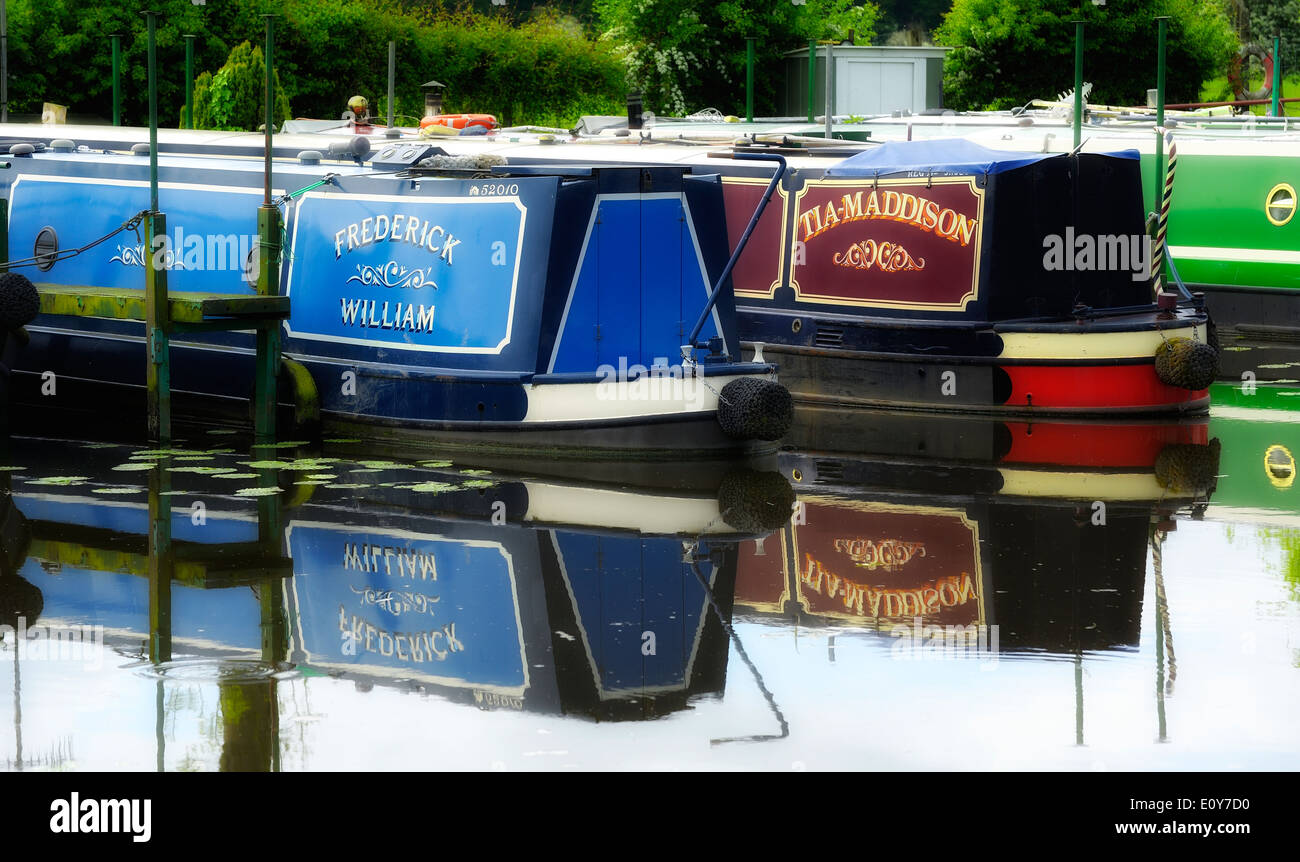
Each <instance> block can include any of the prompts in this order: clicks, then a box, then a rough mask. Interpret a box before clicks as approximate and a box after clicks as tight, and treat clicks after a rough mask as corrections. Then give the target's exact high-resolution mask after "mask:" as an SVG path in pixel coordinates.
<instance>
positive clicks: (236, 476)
mask: <svg viewBox="0 0 1300 862" xmlns="http://www.w3.org/2000/svg"><path fill="white" fill-rule="evenodd" d="M212 477H213V478H214V479H256V478H257V474H256V473H213V474H212Z"/></svg>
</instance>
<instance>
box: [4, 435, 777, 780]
mask: <svg viewBox="0 0 1300 862" xmlns="http://www.w3.org/2000/svg"><path fill="white" fill-rule="evenodd" d="M69 445H71V446H77V445H78V444H65V446H64V448H65V449H66V447H67V446H69ZM49 448H50V444H48V443H45V442H44V441H39V442H36V441H28V442H27V444H26V445H24V444H23V443H22V441H17V442H16V444H15V450H14V451H11V452H9V453H8V456H7V457H8V458H9V459H11V460H10V461H9V463H13V464H22V465H25V466H24V469H23V471H22V472H17V473H14V474H13V475H14V479H13V485H14V490H13V492H12V494H6V495H5V496H4V506H5V518H4V522H3V523H4V526H5V531H4V537H5V543H4V562H5V568H4V575H5V576H4V585H3V589H4V605H3V607H4V610H5V620H4V621H5V622H11V623H16V617H18V616H23V617H24V618H25V623H26V625H27V626H28V627H29V628H31V627H34V626H36V625H46V626H49V627H50V628H51V629H55V628H57V629H60V630H66V629H70V628H73V627H80V626H102V627H103V637H104V643H105V644H106V645H107V646H108V647H111V648H112V649H115V650H116V651H117V652H118V653H119V654H121V655H122V656H124V657H126V658H127V660H128V662H131V660H134V661H133V662H132V663H131V666H132V667H133V668H134V670H135V672H136V673H137V674H144V675H147V676H148V677H150V678H153V679H155V680H156V685H157V722H158V732H157V741H156V747H157V766H158V768H159V769H163V768H164V767H166V768H175V757H173V758H171V759H168V757H167V755H166V746H167V738H168V732H167V731H166V730H165V727H167V726H168V725H169V721H168V719H167V718H166V714H167V713H168V710H169V708H170V707H169V706H168V704H171V703H173V702H174V701H176V700H177V693H178V691H180V689H182V688H184V687H185V686H187V685H191V686H192V685H193V684H195V683H205V684H206V683H216V685H217V686H218V689H219V691H220V715H221V719H220V723H221V731H220V738H221V741H220V744H219V747H220V752H221V753H220V759H219V765H220V768H221V769H230V770H266V769H278V768H279V766H280V756H281V752H280V740H281V729H280V726H279V709H280V701H279V698H280V694H279V693H278V692H277V687H278V686H279V685H280V683H281V682H282V681H283V680H284V679H286V678H300V677H303V676H307V677H310V676H318V675H323V674H327V675H329V676H332V677H335V678H340V677H341V678H345V679H350V680H352V681H353V682H354V683H355V686H356V688H357V690H359V691H363V692H364V691H368V690H370V689H372V688H374V687H379V686H382V687H389V688H396V689H400V690H402V691H407V692H419V693H423V694H429V695H434V696H437V697H439V698H443V699H446V700H451V701H456V702H461V703H465V704H472V705H474V706H477V707H479V708H481V709H486V710H528V711H536V712H545V713H553V714H555V713H560V714H570V715H578V716H584V717H587V718H593V719H596V720H621V719H645V718H653V717H656V716H659V715H663V714H666V713H669V712H672V711H674V710H680V709H683V708H685V707H687V705H688V703H689V702H690V701H691V699H693V698H695V697H697V696H699V695H706V694H710V693H714V694H719V695H720V694H721V692H722V689H723V685H724V682H725V679H726V670H727V659H728V652H729V646H728V638H729V634H730V628H729V625H728V621H729V619H730V614H731V602H732V594H733V589H734V583H735V571H736V554H737V546H738V543H739V542H740V541H742V540H745V539H749V538H756V537H759V536H761V535H763V534H764V533H766V532H769V531H771V530H772V529H774V528H779V526H780V525H781V524H782V523H783V522H784V521H785V520H787V519H788V518H789V513H790V511H791V506H792V503H793V494H792V492H791V489H790V486H789V484H788V482H786V480H784V479H783V478H781V477H780V475H779V474H778V473H776V472H773V471H767V472H764V471H762V470H756V469H753V468H752V467H737V466H735V465H734V464H733V465H732V466H731V467H730V468H728V471H726V472H718V473H712V474H711V473H709V472H707V471H701V470H696V472H695V473H694V476H695V482H696V484H695V486H694V487H680V483H678V482H677V481H676V478H674V480H673V483H672V484H673V485H674V486H672V487H653V486H651V485H650V484H649V483H650V482H651V481H653V480H656V479H658V478H660V474H659V473H658V472H656V474H655V475H653V476H645V477H641V478H644V479H645V480H646V485H645V486H641V487H637V486H629V485H626V484H624V485H622V486H616V485H598V484H593V483H591V482H586V483H581V482H572V481H564V480H561V479H558V478H547V479H539V478H521V477H513V478H504V477H502V476H500V475H497V474H489V473H488V471H485V470H473V469H468V470H467V469H462V468H461V467H460V466H459V465H452V464H451V463H450V462H447V461H438V462H425V463H424V466H420V465H411V464H400V463H395V462H388V461H374V460H364V456H358V457H362V458H363V460H352V459H349V458H347V457H343V458H338V459H336V458H330V457H319V456H317V457H304V458H300V459H295V458H293V457H290V456H288V455H286V454H285V453H284V450H280V451H279V452H275V450H272V452H273V454H271V455H263V456H261V457H257V456H255V457H254V458H252V459H250V458H248V457H246V456H239V455H235V454H233V453H230V450H225V452H221V451H220V450H217V453H218V454H213V453H212V451H213V450H208V451H207V452H202V451H201V450H153V451H149V450H145V451H143V452H141V451H136V452H134V453H133V452H132V450H130V449H125V448H118V447H102V446H100V445H98V444H92V445H91V446H87V447H85V448H79V449H78V450H77V452H78V454H77V456H76V457H77V459H78V469H79V470H80V471H81V473H82V474H83V475H82V476H80V477H52V478H50V479H49V483H48V484H46V483H45V480H43V479H41V478H39V476H40V475H41V473H42V472H48V471H43V470H42V469H41V466H42V465H41V462H42V461H43V460H47V459H48V456H43V455H42V453H43V452H45V451H47V450H48V449H49ZM58 457H59V458H60V460H59V461H58V462H56V463H67V461H68V458H67V452H66V451H63V452H62V453H61V454H60V455H59V456H58ZM236 459H241V460H236ZM196 463H197V464H199V465H202V466H195V464H196ZM150 465H153V466H150ZM756 466H760V467H761V466H763V465H761V464H759V465H756ZM137 469H138V472H137ZM629 469H634V468H629ZM221 471H226V472H224V473H223V472H221ZM237 471H246V472H237ZM141 477H147V485H148V487H147V488H146V487H145V483H144V482H139V481H137V482H136V484H134V485H132V484H129V483H130V482H132V481H133V480H139V479H140V478H141ZM231 478H238V479H242V481H237V482H232V481H231ZM67 480H72V482H71V484H68V483H67ZM243 486H247V487H243ZM235 489H239V490H237V491H236V490H235ZM280 489H288V490H280ZM117 491H120V492H122V493H120V494H119V493H116V492H117ZM11 617H12V618H14V619H12V620H11V619H10V618H11ZM18 661H19V656H18V653H17V652H15V663H16V667H17V663H18ZM178 687H179V688H178ZM18 688H19V676H18V674H17V672H16V673H15V697H18V696H19V691H18ZM16 721H19V722H20V719H16ZM174 723H175V722H174V719H172V720H171V724H173V725H174ZM17 738H18V739H19V740H20V742H19V748H20V749H21V728H20V726H19V727H17ZM16 762H17V763H18V764H20V768H21V764H22V763H23V762H24V759H23V756H22V755H21V753H20V754H19V755H18V757H17V760H16Z"/></svg>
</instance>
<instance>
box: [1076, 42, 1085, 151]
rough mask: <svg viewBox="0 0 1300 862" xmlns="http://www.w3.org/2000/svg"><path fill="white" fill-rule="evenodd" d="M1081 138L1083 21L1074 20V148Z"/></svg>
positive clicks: (1077, 145)
mask: <svg viewBox="0 0 1300 862" xmlns="http://www.w3.org/2000/svg"><path fill="white" fill-rule="evenodd" d="M1081 140H1083V22H1082V21H1075V22H1074V148H1075V149H1076V150H1077V149H1079V141H1081Z"/></svg>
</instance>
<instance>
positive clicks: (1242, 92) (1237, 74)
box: [1228, 45, 1273, 99]
mask: <svg viewBox="0 0 1300 862" xmlns="http://www.w3.org/2000/svg"><path fill="white" fill-rule="evenodd" d="M1252 56H1253V57H1257V58H1259V64H1260V65H1261V66H1262V67H1263V68H1264V86H1263V87H1261V88H1260V89H1258V90H1247V89H1246V88H1247V87H1248V86H1250V83H1249V82H1248V81H1247V80H1246V69H1245V66H1246V63H1247V61H1248V58H1250V57H1252ZM1228 83H1229V84H1231V85H1232V92H1233V93H1234V94H1236V96H1237V98H1238V99H1267V98H1268V97H1269V96H1270V95H1272V93H1273V55H1272V54H1270V53H1269V52H1268V51H1267V50H1266V49H1265V48H1264V46H1263V45H1245V46H1243V47H1242V49H1241V50H1240V51H1238V52H1237V56H1236V57H1234V58H1233V59H1232V65H1231V66H1230V67H1229V68H1228Z"/></svg>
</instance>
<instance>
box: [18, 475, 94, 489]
mask: <svg viewBox="0 0 1300 862" xmlns="http://www.w3.org/2000/svg"><path fill="white" fill-rule="evenodd" d="M89 478H90V477H89V476H46V477H45V478H44V479H28V480H27V484H28V485H57V486H60V487H62V486H66V485H80V484H81V483H82V482H84V481H86V480H87V479H89Z"/></svg>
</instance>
